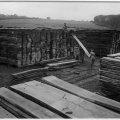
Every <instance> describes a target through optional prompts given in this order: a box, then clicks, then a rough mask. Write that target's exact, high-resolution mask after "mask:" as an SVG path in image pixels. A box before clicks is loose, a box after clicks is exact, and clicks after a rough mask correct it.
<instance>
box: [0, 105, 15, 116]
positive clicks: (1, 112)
mask: <svg viewBox="0 0 120 120" xmlns="http://www.w3.org/2000/svg"><path fill="white" fill-rule="evenodd" d="M0 118H16V117H15V116H14V115H13V114H11V113H10V112H8V111H7V110H5V109H4V108H2V107H1V106H0Z"/></svg>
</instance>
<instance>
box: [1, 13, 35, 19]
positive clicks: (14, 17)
mask: <svg viewBox="0 0 120 120" xmlns="http://www.w3.org/2000/svg"><path fill="white" fill-rule="evenodd" d="M31 18H34V19H35V18H36V17H27V16H18V15H17V14H14V15H4V14H0V20H5V19H31ZM36 19H37V18H36Z"/></svg>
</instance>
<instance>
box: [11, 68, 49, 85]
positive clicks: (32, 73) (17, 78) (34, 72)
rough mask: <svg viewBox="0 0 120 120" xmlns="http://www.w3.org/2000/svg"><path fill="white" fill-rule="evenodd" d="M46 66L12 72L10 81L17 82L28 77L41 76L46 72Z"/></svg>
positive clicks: (27, 79)
mask: <svg viewBox="0 0 120 120" xmlns="http://www.w3.org/2000/svg"><path fill="white" fill-rule="evenodd" d="M47 70H48V67H45V68H38V69H31V70H27V71H23V72H19V73H14V74H12V82H13V83H16V82H17V83H19V82H22V81H29V80H30V79H33V78H34V79H35V78H41V77H44V76H46V72H47Z"/></svg>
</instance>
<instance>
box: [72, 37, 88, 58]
mask: <svg viewBox="0 0 120 120" xmlns="http://www.w3.org/2000/svg"><path fill="white" fill-rule="evenodd" d="M72 36H73V38H74V39H75V40H76V41H77V42H78V44H79V45H80V47H82V49H83V50H84V52H85V53H86V55H87V56H88V57H90V53H89V52H88V50H87V49H86V48H85V47H84V45H83V44H82V43H81V42H80V40H79V39H78V38H77V37H76V36H75V35H72Z"/></svg>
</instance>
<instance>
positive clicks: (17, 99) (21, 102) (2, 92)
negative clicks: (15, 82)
mask: <svg viewBox="0 0 120 120" xmlns="http://www.w3.org/2000/svg"><path fill="white" fill-rule="evenodd" d="M0 98H2V99H5V100H6V101H8V102H10V103H11V104H12V105H14V106H17V108H20V110H22V111H23V112H25V113H26V114H28V115H29V116H31V117H32V118H61V117H60V116H59V115H57V114H55V113H53V112H51V111H50V110H48V109H46V108H44V107H42V106H40V105H37V104H36V103H34V102H32V101H30V100H27V99H25V98H24V97H22V96H20V95H18V94H16V93H14V92H12V91H11V90H8V89H7V88H0Z"/></svg>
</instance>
